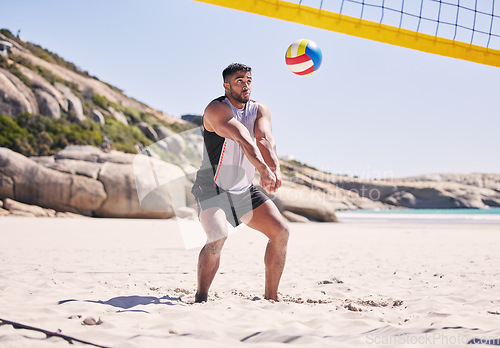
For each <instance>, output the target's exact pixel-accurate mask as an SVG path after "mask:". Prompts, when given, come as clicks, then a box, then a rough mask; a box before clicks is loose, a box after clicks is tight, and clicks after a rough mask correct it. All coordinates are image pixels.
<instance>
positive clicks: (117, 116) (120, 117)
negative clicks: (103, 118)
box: [108, 106, 128, 126]
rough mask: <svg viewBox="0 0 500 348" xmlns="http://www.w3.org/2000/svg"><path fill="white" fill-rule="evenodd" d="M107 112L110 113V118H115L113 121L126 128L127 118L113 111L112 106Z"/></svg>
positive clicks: (119, 112) (121, 113)
mask: <svg viewBox="0 0 500 348" xmlns="http://www.w3.org/2000/svg"><path fill="white" fill-rule="evenodd" d="M108 110H109V112H110V113H111V116H113V117H114V118H115V120H117V121H120V122H121V123H123V124H124V125H125V126H128V121H127V117H126V116H125V114H124V113H123V112H121V111H117V110H115V109H114V108H113V107H112V106H110V107H109V108H108Z"/></svg>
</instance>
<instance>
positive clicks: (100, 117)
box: [92, 109, 106, 124]
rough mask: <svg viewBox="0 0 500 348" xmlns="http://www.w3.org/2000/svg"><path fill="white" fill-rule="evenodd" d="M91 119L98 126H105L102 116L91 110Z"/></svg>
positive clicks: (98, 112) (97, 111)
mask: <svg viewBox="0 0 500 348" xmlns="http://www.w3.org/2000/svg"><path fill="white" fill-rule="evenodd" d="M92 118H93V119H94V121H95V122H97V123H100V124H106V120H105V119H104V115H103V114H102V112H100V111H99V110H97V109H92Z"/></svg>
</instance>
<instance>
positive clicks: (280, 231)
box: [269, 221, 290, 245]
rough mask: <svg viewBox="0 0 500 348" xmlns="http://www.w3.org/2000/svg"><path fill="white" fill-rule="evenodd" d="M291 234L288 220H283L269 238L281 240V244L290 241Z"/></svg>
mask: <svg viewBox="0 0 500 348" xmlns="http://www.w3.org/2000/svg"><path fill="white" fill-rule="evenodd" d="M289 236H290V227H289V225H288V224H287V223H286V222H284V221H283V222H281V223H279V224H278V225H277V226H276V229H275V233H273V234H272V236H271V237H270V238H269V239H270V240H271V241H276V242H280V243H281V244H285V245H286V244H287V243H288V237H289Z"/></svg>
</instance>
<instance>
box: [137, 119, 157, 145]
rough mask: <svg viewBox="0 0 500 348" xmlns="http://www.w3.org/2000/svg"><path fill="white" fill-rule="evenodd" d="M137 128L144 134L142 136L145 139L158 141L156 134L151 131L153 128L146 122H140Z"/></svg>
mask: <svg viewBox="0 0 500 348" xmlns="http://www.w3.org/2000/svg"><path fill="white" fill-rule="evenodd" d="M137 127H139V129H140V130H141V132H142V133H144V135H145V136H146V137H148V138H149V139H150V140H152V141H158V140H160V139H159V138H158V134H156V131H155V130H154V129H153V127H151V126H150V125H149V124H147V123H146V122H140V123H139V124H138V125H137Z"/></svg>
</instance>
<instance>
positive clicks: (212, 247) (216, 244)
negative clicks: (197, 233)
mask: <svg viewBox="0 0 500 348" xmlns="http://www.w3.org/2000/svg"><path fill="white" fill-rule="evenodd" d="M226 239H227V235H226V236H222V237H218V238H217V239H215V240H211V239H208V240H207V243H206V244H205V249H206V250H207V251H208V252H210V253H211V254H219V253H220V252H221V250H222V247H223V246H224V243H225V242H226Z"/></svg>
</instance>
